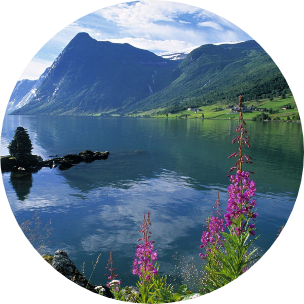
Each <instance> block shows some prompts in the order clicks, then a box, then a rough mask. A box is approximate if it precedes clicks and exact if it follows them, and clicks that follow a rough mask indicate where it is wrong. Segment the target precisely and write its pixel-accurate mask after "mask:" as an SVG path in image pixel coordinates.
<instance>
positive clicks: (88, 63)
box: [13, 33, 178, 115]
mask: <svg viewBox="0 0 304 304" xmlns="http://www.w3.org/2000/svg"><path fill="white" fill-rule="evenodd" d="M177 64H178V62H175V61H171V60H168V59H164V58H162V57H160V56H157V55H155V54H154V53H152V52H149V51H146V50H141V49H138V48H135V47H133V46H131V45H129V44H126V43H125V44H115V43H111V42H108V41H96V40H95V39H93V38H91V37H90V36H89V35H88V34H87V33H79V34H77V35H76V36H75V37H74V38H73V39H72V40H71V42H70V43H69V44H68V45H67V46H66V48H65V49H64V50H63V52H62V53H61V54H60V55H59V56H58V57H57V59H56V60H55V62H54V63H53V65H52V66H51V68H50V70H49V72H48V74H47V76H46V78H45V80H44V81H43V83H42V84H41V85H40V86H39V88H38V90H37V91H36V95H35V96H34V97H33V98H32V100H31V102H30V103H29V104H27V105H25V106H24V107H22V108H20V109H18V110H16V111H15V112H14V113H13V114H34V115H91V114H94V113H102V112H111V111H113V110H116V109H118V108H124V107H126V106H129V105H130V104H132V103H134V102H137V101H139V100H142V99H144V98H146V97H148V96H149V95H150V94H153V93H155V92H157V91H159V90H161V89H163V88H164V87H165V86H166V85H168V84H169V83H170V82H171V81H172V79H171V76H170V75H171V74H172V70H174V68H175V67H176V66H177Z"/></svg>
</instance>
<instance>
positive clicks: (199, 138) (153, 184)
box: [1, 116, 303, 286]
mask: <svg viewBox="0 0 304 304" xmlns="http://www.w3.org/2000/svg"><path fill="white" fill-rule="evenodd" d="M18 126H23V127H24V128H26V129H27V130H28V133H29V135H30V138H31V140H32V144H33V147H34V150H33V154H38V155H41V156H42V157H43V158H44V159H47V158H49V156H51V155H58V156H63V155H65V154H68V153H78V152H80V151H83V150H92V151H106V150H108V151H109V152H110V155H109V158H108V159H107V160H105V161H95V162H92V163H90V164H87V163H81V164H79V165H77V166H75V167H73V168H71V169H69V170H67V171H59V169H58V168H55V169H49V168H43V169H42V170H40V171H39V172H38V173H35V174H33V175H32V176H31V177H30V178H28V179H20V180H16V179H13V178H11V174H10V173H4V174H3V181H4V186H5V189H6V193H7V197H8V200H9V202H10V205H11V208H12V211H13V212H14V214H15V217H16V218H17V220H18V223H19V224H21V223H23V222H25V221H27V220H30V219H31V218H32V217H33V216H34V215H35V214H36V215H39V217H40V220H41V222H42V225H41V227H43V226H44V225H45V224H46V223H47V222H48V221H49V220H50V219H51V220H52V225H51V227H52V228H53V232H52V234H51V236H50V237H49V238H48V239H47V242H46V244H45V251H46V252H49V253H51V254H53V253H54V252H55V251H56V250H57V249H63V250H66V251H67V252H68V254H69V256H70V258H71V259H72V261H73V262H74V263H75V265H76V266H77V267H78V269H80V270H81V269H82V265H83V263H84V262H85V274H86V276H89V275H90V274H91V271H92V262H95V261H96V258H97V256H98V255H99V254H100V253H101V257H100V260H99V263H98V265H97V267H96V270H95V272H94V274H93V276H92V282H93V283H95V284H105V283H106V277H105V276H104V274H105V273H106V272H105V267H106V264H107V260H108V258H109V252H110V251H111V250H112V251H113V258H114V262H115V266H116V267H117V268H118V273H119V275H120V278H121V279H122V285H123V286H125V285H128V284H135V281H136V279H137V278H136V276H133V275H132V262H133V257H134V253H135V246H136V245H137V243H138V242H137V240H138V238H139V237H140V234H139V233H138V230H139V226H140V224H141V222H142V218H143V214H144V213H147V211H150V213H151V221H152V226H151V231H152V237H151V240H154V241H155V249H157V250H158V264H159V265H160V271H161V272H162V273H165V274H175V275H176V274H177V272H176V271H175V265H178V263H179V258H177V259H175V258H173V256H174V255H177V256H182V257H184V258H185V260H186V261H190V260H191V259H192V262H193V263H194V265H195V267H197V268H198V269H200V267H201V266H200V265H201V259H200V258H199V256H198V254H199V252H200V248H199V246H200V238H201V234H202V229H203V225H204V224H205V220H206V218H207V217H208V216H209V215H210V213H211V212H212V210H213V209H212V206H213V204H214V202H215V200H216V197H217V191H219V192H220V199H221V202H222V203H223V205H222V207H223V209H224V208H225V202H226V201H227V197H228V195H227V190H226V189H227V187H228V185H229V179H228V177H227V174H228V170H229V169H230V167H231V166H232V165H233V164H234V159H228V156H229V155H230V154H231V153H233V152H234V151H236V150H237V145H232V144H231V141H232V139H233V138H234V137H235V136H236V132H235V129H236V127H237V122H236V121H219V120H201V119H196V120H189V119H188V120H186V119H176V120H175V119H147V118H114V117H34V116H8V117H5V119H4V123H3V129H2V137H1V155H6V154H8V150H7V145H8V144H9V142H10V141H11V140H12V138H13V136H14V130H15V129H16V128H17V127H18ZM247 130H248V133H249V136H250V137H251V148H250V149H248V150H247V152H248V154H249V155H251V156H252V157H253V161H254V164H252V165H248V167H245V170H246V168H247V169H248V170H249V171H254V172H255V174H254V175H252V179H253V180H254V181H256V182H257V195H256V198H257V204H258V206H257V209H258V210H257V212H258V213H259V217H258V221H257V228H258V231H257V233H258V234H260V238H259V239H258V241H257V242H256V245H257V246H258V247H259V248H260V249H259V252H260V254H263V253H265V251H267V249H269V247H270V246H271V245H272V243H273V242H274V241H275V239H276V237H277V233H278V230H279V229H280V227H281V226H282V225H283V224H285V223H286V221H287V219H288V217H289V215H290V212H291V210H292V208H293V205H294V203H295V200H296V197H297V194H298V190H299V186H300V182H301V175H302V165H303V141H302V139H303V136H302V130H301V125H300V124H297V123H282V122H277V123H276V122H247ZM42 233H43V231H42ZM34 246H35V243H34ZM184 274H185V273H183V274H182V276H184Z"/></svg>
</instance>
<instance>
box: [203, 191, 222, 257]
mask: <svg viewBox="0 0 304 304" xmlns="http://www.w3.org/2000/svg"><path fill="white" fill-rule="evenodd" d="M219 206H220V199H219V191H218V192H217V200H216V202H215V205H214V207H213V208H216V216H212V217H211V218H210V219H209V218H208V219H207V225H208V226H207V231H203V234H202V238H201V242H202V244H201V245H200V248H205V250H206V253H205V254H203V253H200V254H199V256H200V257H201V258H202V259H205V258H206V257H207V256H208V252H210V253H212V249H213V250H217V249H218V248H219V247H220V246H222V245H223V241H224V239H223V238H222V236H221V234H220V232H224V230H225V225H224V220H223V218H221V217H220V216H221V214H220V210H219Z"/></svg>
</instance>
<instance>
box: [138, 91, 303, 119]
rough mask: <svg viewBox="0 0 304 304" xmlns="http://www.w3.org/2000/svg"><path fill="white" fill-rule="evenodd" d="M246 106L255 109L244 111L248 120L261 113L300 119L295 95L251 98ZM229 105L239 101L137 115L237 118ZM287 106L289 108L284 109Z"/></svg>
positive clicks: (269, 116) (280, 117) (245, 103)
mask: <svg viewBox="0 0 304 304" xmlns="http://www.w3.org/2000/svg"><path fill="white" fill-rule="evenodd" d="M243 105H244V106H245V107H254V108H255V109H254V110H253V111H252V112H244V113H243V116H244V119H247V120H255V119H257V120H259V117H261V113H262V112H263V113H264V114H266V115H268V118H267V119H268V120H269V119H271V120H274V119H278V120H288V118H289V120H298V116H299V113H298V109H297V105H296V103H295V100H294V98H293V96H288V97H286V98H284V99H282V98H274V99H273V100H269V99H261V100H258V101H257V100H251V101H246V102H244V104H243ZM229 106H235V107H237V103H235V104H233V105H232V104H230V105H227V104H225V103H223V102H218V103H215V104H213V105H208V106H202V107H199V108H197V109H199V110H200V111H198V112H197V113H195V112H194V111H192V110H184V111H180V112H177V113H168V115H165V114H162V115H158V114H156V113H157V112H158V111H160V110H164V109H160V108H158V109H155V110H150V111H147V112H142V113H138V114H137V115H136V116H137V117H157V118H167V117H168V118H188V119H189V118H190V119H194V118H201V119H202V118H204V119H237V118H238V115H239V114H238V113H233V111H232V110H231V109H230V108H229ZM284 107H287V109H283V108H284Z"/></svg>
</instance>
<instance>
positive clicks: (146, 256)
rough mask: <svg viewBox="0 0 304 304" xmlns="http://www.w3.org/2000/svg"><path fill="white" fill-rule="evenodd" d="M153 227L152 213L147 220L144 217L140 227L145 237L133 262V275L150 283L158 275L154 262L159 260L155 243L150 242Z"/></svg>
mask: <svg viewBox="0 0 304 304" xmlns="http://www.w3.org/2000/svg"><path fill="white" fill-rule="evenodd" d="M149 226H151V221H150V212H148V215H147V218H146V215H144V219H143V222H142V224H141V225H140V227H141V230H140V231H139V232H141V233H142V234H143V237H142V238H141V239H139V240H138V241H142V242H143V243H142V244H139V245H138V246H136V253H135V257H134V261H133V270H132V273H133V274H135V275H136V274H137V275H138V276H139V277H140V278H141V279H143V280H144V281H148V282H150V280H151V276H155V275H157V269H156V268H155V267H154V264H153V262H154V261H156V260H157V250H155V251H153V243H154V241H149V238H150V234H151V232H150V231H149Z"/></svg>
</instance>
